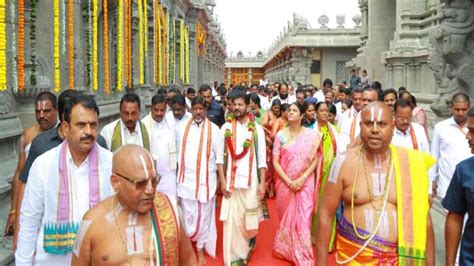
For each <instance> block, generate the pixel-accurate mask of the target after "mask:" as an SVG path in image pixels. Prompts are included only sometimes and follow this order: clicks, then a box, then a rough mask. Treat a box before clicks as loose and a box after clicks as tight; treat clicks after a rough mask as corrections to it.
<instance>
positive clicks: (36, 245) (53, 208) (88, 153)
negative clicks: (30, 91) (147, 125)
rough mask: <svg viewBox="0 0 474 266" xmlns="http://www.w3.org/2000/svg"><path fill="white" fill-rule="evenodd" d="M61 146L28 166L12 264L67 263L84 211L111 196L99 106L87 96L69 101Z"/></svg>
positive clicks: (108, 162) (107, 152)
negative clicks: (101, 143)
mask: <svg viewBox="0 0 474 266" xmlns="http://www.w3.org/2000/svg"><path fill="white" fill-rule="evenodd" d="M63 123H64V134H65V136H66V138H65V140H64V142H62V144H61V145H59V146H58V147H56V148H53V149H51V150H49V151H47V152H46V153H44V154H43V155H41V156H40V157H38V158H37V159H36V160H35V162H34V163H33V166H32V167H31V171H30V175H29V177H28V183H27V184H26V189H25V195H24V198H23V202H22V205H21V211H20V232H19V236H18V248H17V250H16V253H15V263H16V264H18V265H31V264H38V265H67V264H69V263H70V261H71V252H72V249H73V245H74V241H75V238H76V235H77V229H78V225H79V223H80V221H81V219H82V216H83V215H84V213H85V212H86V211H87V210H89V208H91V207H93V206H95V205H96V204H97V203H99V202H100V201H101V200H103V199H105V198H106V197H108V196H110V195H111V194H112V191H111V188H110V183H109V180H108V177H109V176H110V174H111V161H112V154H111V153H110V152H109V151H108V150H106V149H104V148H101V147H100V146H99V145H98V144H97V142H96V138H97V130H98V124H99V108H98V107H97V104H96V102H95V101H94V99H92V98H91V97H90V96H85V95H81V96H78V97H75V98H73V99H71V104H70V107H68V108H66V111H65V113H64V121H63Z"/></svg>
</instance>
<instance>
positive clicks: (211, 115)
mask: <svg viewBox="0 0 474 266" xmlns="http://www.w3.org/2000/svg"><path fill="white" fill-rule="evenodd" d="M199 95H201V96H202V97H204V99H205V100H206V102H207V103H208V106H209V107H208V109H207V118H208V119H209V120H211V122H212V123H214V124H216V125H217V126H218V127H221V126H222V125H223V124H224V123H225V118H224V108H223V107H222V106H221V105H220V104H219V103H218V102H217V101H216V100H214V99H213V97H212V87H211V85H209V84H202V85H201V87H199Z"/></svg>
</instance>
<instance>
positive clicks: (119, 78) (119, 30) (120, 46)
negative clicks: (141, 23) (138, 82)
mask: <svg viewBox="0 0 474 266" xmlns="http://www.w3.org/2000/svg"><path fill="white" fill-rule="evenodd" d="M117 9H118V14H117V16H118V26H117V90H118V91H119V92H121V91H122V88H123V0H118V1H117Z"/></svg>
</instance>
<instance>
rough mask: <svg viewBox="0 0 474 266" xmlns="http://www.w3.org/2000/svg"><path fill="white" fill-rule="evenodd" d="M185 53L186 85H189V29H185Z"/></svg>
mask: <svg viewBox="0 0 474 266" xmlns="http://www.w3.org/2000/svg"><path fill="white" fill-rule="evenodd" d="M184 29H185V31H184V44H185V46H184V52H185V54H186V56H185V61H186V62H185V67H186V69H185V76H184V83H185V84H189V27H187V26H186V27H185V28H184Z"/></svg>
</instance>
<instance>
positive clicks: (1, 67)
mask: <svg viewBox="0 0 474 266" xmlns="http://www.w3.org/2000/svg"><path fill="white" fill-rule="evenodd" d="M6 13H7V12H6V6H5V0H0V91H4V90H6V89H7V53H6V48H7V42H6V37H7V36H6Z"/></svg>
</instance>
